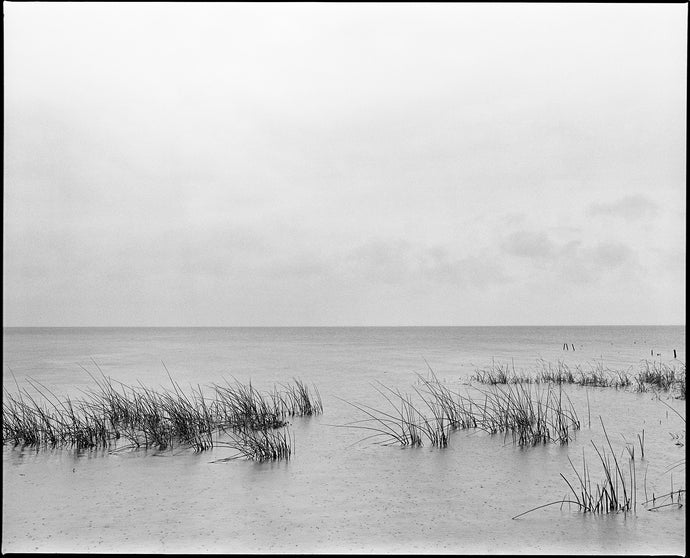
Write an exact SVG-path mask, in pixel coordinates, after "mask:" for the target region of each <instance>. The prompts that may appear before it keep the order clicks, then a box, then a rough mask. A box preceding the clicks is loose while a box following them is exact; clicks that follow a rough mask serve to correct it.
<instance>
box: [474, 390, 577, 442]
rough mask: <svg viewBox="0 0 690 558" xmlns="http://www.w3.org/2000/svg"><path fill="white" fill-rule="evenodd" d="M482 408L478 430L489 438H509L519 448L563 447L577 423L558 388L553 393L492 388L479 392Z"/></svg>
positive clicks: (568, 400) (572, 411)
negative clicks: (553, 443)
mask: <svg viewBox="0 0 690 558" xmlns="http://www.w3.org/2000/svg"><path fill="white" fill-rule="evenodd" d="M482 393H483V394H484V399H485V403H484V407H483V408H482V412H481V416H480V417H479V419H478V421H477V426H478V428H481V429H483V430H485V431H487V432H489V433H490V434H497V433H504V434H505V435H506V436H508V435H510V436H511V437H512V438H513V441H514V443H516V444H518V445H520V446H527V445H536V444H539V443H547V442H556V443H560V444H567V443H568V442H569V441H570V439H571V436H572V433H573V432H574V431H575V430H579V429H580V421H579V419H578V416H577V413H576V412H575V409H574V407H573V405H572V402H571V401H570V399H569V398H568V397H567V394H565V393H564V392H563V391H562V390H561V389H560V386H559V389H558V390H556V389H554V388H552V387H550V386H548V387H547V388H546V389H541V390H539V389H537V388H535V389H530V388H529V387H526V386H525V385H523V384H518V385H517V386H515V387H511V386H507V387H506V388H501V387H500V386H493V389H491V390H489V391H483V392H482Z"/></svg>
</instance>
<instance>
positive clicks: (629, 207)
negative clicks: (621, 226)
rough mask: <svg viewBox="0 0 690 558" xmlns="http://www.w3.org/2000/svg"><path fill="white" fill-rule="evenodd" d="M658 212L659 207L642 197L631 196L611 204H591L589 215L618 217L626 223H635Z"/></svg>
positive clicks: (652, 201)
mask: <svg viewBox="0 0 690 558" xmlns="http://www.w3.org/2000/svg"><path fill="white" fill-rule="evenodd" d="M658 212H659V205H658V204H657V203H656V202H655V201H654V200H652V199H650V198H648V197H646V196H642V195H632V196H626V197H624V198H620V199H618V200H614V201H611V202H603V203H593V204H591V205H590V206H589V214H590V215H593V216H595V217H620V218H622V219H625V220H626V221H635V220H638V219H646V218H649V217H654V216H656V215H657V214H658Z"/></svg>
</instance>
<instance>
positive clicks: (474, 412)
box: [344, 372, 580, 447]
mask: <svg viewBox="0 0 690 558" xmlns="http://www.w3.org/2000/svg"><path fill="white" fill-rule="evenodd" d="M418 377H419V380H420V382H421V384H422V389H416V388H415V391H416V394H417V396H418V400H419V404H418V406H421V405H423V406H425V407H426V408H427V409H428V410H429V411H430V412H431V415H430V416H428V415H427V414H425V413H423V412H422V411H420V410H419V408H418V406H415V405H414V404H413V402H412V399H411V397H410V396H409V395H407V394H402V393H400V392H399V391H398V390H393V389H391V388H387V387H385V386H382V387H383V390H382V389H380V388H378V387H376V390H377V391H378V392H379V393H380V394H381V395H382V396H383V397H384V398H385V399H386V401H387V402H388V403H389V404H390V406H391V407H392V410H389V411H383V410H380V409H375V408H373V407H370V406H366V405H359V404H354V403H350V405H352V406H354V407H355V408H357V409H358V410H360V411H362V412H363V413H365V414H366V415H367V417H368V418H366V419H363V420H361V421H357V422H354V423H349V424H347V425H344V426H349V427H354V428H361V429H364V430H368V431H371V432H373V433H372V434H371V435H369V436H368V437H367V438H365V439H372V438H382V439H383V440H384V441H383V443H384V444H385V445H389V444H399V445H401V446H413V447H414V446H421V445H423V444H424V441H425V440H426V441H428V442H429V443H430V444H431V445H432V446H437V447H446V446H447V445H448V441H449V439H450V434H451V432H452V431H453V430H456V429H460V428H478V429H481V430H484V431H486V432H488V433H490V434H498V433H504V434H505V435H506V436H512V438H513V441H514V443H516V444H518V445H521V446H524V445H535V444H538V443H547V442H557V443H561V444H566V443H568V441H569V440H570V438H571V436H572V433H573V432H574V431H575V430H578V429H579V428H580V422H579V419H578V418H577V413H575V410H574V408H573V406H572V403H571V402H570V400H569V399H568V398H567V395H565V394H564V393H563V392H562V390H560V389H559V390H558V391H556V390H555V389H553V388H551V387H548V388H547V389H545V390H541V391H539V390H534V391H533V390H531V389H527V388H526V387H524V386H522V385H518V386H516V387H510V386H509V387H507V388H502V387H501V386H498V385H492V386H491V389H489V390H486V391H483V390H479V398H477V399H472V398H471V397H469V396H468V397H465V396H462V395H460V394H457V393H453V392H451V391H450V389H448V387H447V386H445V385H443V384H442V383H441V382H439V381H438V379H437V378H436V376H435V375H433V372H432V374H431V376H430V377H428V378H424V377H422V376H418ZM348 403H349V402H348Z"/></svg>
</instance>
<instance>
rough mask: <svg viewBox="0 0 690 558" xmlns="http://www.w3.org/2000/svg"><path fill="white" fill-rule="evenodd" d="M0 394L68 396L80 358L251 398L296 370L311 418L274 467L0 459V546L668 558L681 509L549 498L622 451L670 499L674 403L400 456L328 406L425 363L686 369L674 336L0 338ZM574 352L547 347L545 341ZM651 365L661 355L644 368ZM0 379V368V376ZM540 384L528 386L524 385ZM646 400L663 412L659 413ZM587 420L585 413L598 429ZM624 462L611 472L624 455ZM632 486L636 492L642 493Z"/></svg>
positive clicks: (340, 333)
mask: <svg viewBox="0 0 690 558" xmlns="http://www.w3.org/2000/svg"><path fill="white" fill-rule="evenodd" d="M4 341H5V342H4V352H3V364H4V374H3V380H4V385H5V387H6V388H7V389H9V390H10V391H13V389H16V388H15V387H14V382H15V379H16V381H17V383H19V385H25V384H24V382H25V379H26V378H27V377H31V378H34V379H36V380H38V381H40V382H42V383H44V384H45V385H47V386H49V387H50V388H51V389H52V390H53V391H55V392H56V393H58V394H73V395H74V394H78V393H79V392H78V390H79V389H88V388H89V387H91V386H92V385H93V384H92V380H91V379H90V377H89V375H88V374H87V373H86V372H85V371H84V370H83V369H82V368H81V367H80V366H83V367H84V368H86V369H88V370H89V371H91V372H92V373H93V372H95V371H96V365H95V364H94V362H93V361H92V360H91V359H92V358H93V360H94V361H95V363H97V364H98V366H100V368H101V369H102V370H103V372H104V373H105V374H106V375H109V376H111V377H113V378H115V379H117V380H120V381H123V382H125V383H128V384H134V383H136V382H137V381H141V382H142V383H143V384H145V385H147V386H151V387H156V386H165V385H166V384H167V383H168V382H169V380H168V378H167V374H166V372H165V369H164V368H163V365H162V364H161V361H163V362H165V365H166V367H167V368H168V370H169V371H170V373H171V374H172V376H173V377H174V378H175V379H176V380H177V381H178V382H179V383H180V384H181V385H183V386H184V385H188V384H191V383H193V384H195V385H196V384H197V383H199V384H201V385H204V384H207V383H211V382H221V381H222V379H223V378H228V379H230V380H232V377H236V378H237V379H238V380H240V381H243V382H246V381H248V380H251V381H252V383H253V384H254V385H256V386H257V387H259V388H260V389H269V388H271V387H272V386H273V385H274V384H276V383H281V382H287V381H289V380H290V379H291V378H293V377H299V378H301V379H303V380H305V381H307V382H309V383H312V382H313V383H314V384H316V385H317V387H318V388H319V391H320V393H321V396H322V399H323V404H324V414H323V415H320V416H316V417H311V418H306V419H295V420H294V421H293V422H292V424H291V429H292V432H293V436H294V439H295V453H294V454H293V457H292V459H291V460H289V461H287V462H278V463H265V464H258V463H252V462H246V461H232V462H222V463H212V461H213V460H215V459H219V458H223V457H226V456H227V455H228V450H226V449H224V448H216V449H214V450H212V451H210V452H204V453H200V454H194V453H192V452H190V451H182V452H179V451H177V450H175V451H173V452H169V451H168V452H161V453H156V452H152V451H150V452H143V451H142V452H118V453H108V452H105V451H97V452H84V453H83V454H81V455H78V454H75V452H71V451H68V450H52V451H50V450H49V451H39V452H36V451H34V450H27V449H24V450H20V449H11V448H8V447H5V448H4V449H3V465H4V466H3V488H4V492H3V551H6V552H7V551H9V552H21V551H37V550H38V551H47V552H51V551H75V552H206V551H208V552H361V553H370V552H383V553H390V552H396V553H511V554H514V553H520V554H532V553H570V554H620V553H623V554H684V553H685V514H684V510H678V509H677V508H672V507H669V508H665V509H663V510H659V511H657V512H649V511H646V510H645V509H644V507H643V506H641V505H638V506H637V510H636V512H635V513H628V514H612V515H609V516H593V515H591V514H583V513H581V512H579V511H577V510H576V509H575V507H571V508H570V509H568V507H567V506H565V507H563V508H562V509H561V507H560V506H550V507H547V508H543V509H540V510H536V511H534V512H532V513H529V514H527V515H525V516H522V517H521V518H518V519H514V520H513V519H511V518H512V517H513V516H515V515H517V514H519V513H522V512H524V511H527V510H529V509H531V508H534V507H536V506H539V505H542V504H546V503H548V502H551V501H556V500H560V499H561V498H563V496H565V495H566V494H567V492H568V487H567V485H566V483H565V482H564V480H563V479H562V478H561V476H560V474H561V473H563V474H564V475H565V476H566V478H568V479H570V480H571V481H572V480H573V479H574V478H575V475H574V473H573V471H572V469H571V466H570V464H569V462H568V458H570V459H571V460H572V461H573V462H574V463H575V464H576V466H578V467H579V466H581V463H582V456H583V451H584V454H585V457H586V458H587V460H588V462H589V463H590V465H591V466H592V467H593V470H592V481H593V482H594V481H595V480H596V481H600V479H601V475H600V472H599V469H597V468H596V464H597V458H596V455H595V453H594V450H593V448H592V443H591V442H592V441H594V442H595V443H596V444H597V446H598V447H601V446H602V445H603V444H604V443H605V438H604V435H603V430H602V427H601V422H600V420H601V421H603V423H604V425H605V426H606V431H607V432H608V435H609V437H610V439H611V443H612V445H613V446H614V449H615V450H616V452H618V457H619V458H620V457H621V455H624V452H625V445H626V442H627V443H635V442H636V441H637V435H638V434H640V433H641V432H642V430H644V433H645V457H644V459H641V458H640V457H641V456H640V455H639V450H640V448H639V443H638V447H637V448H636V450H637V453H636V456H637V459H636V462H635V467H636V471H637V492H638V501H639V502H640V503H641V502H642V501H643V500H644V499H645V496H644V495H645V491H646V493H647V494H648V495H649V496H651V494H652V493H655V494H661V493H665V492H668V491H669V489H670V485H671V483H673V486H674V488H679V487H682V488H684V487H685V471H684V468H682V467H678V468H676V469H674V470H673V471H671V472H669V471H668V468H669V467H671V466H673V465H674V464H675V463H678V462H679V460H681V459H684V457H685V453H684V447H682V446H678V445H676V444H675V443H674V438H673V436H672V435H675V434H682V440H683V441H684V439H685V422H684V421H683V420H681V419H680V418H679V417H678V416H677V415H676V414H675V413H673V412H672V411H670V410H669V408H668V407H667V406H666V405H664V402H665V403H666V404H668V405H671V406H672V407H673V408H675V409H677V410H678V411H679V412H680V413H681V414H682V415H683V416H685V402H684V401H679V400H675V399H672V398H668V396H666V395H662V396H661V399H662V400H660V399H659V398H658V397H656V396H655V395H654V394H652V393H632V392H627V391H623V390H615V389H591V388H590V389H586V390H585V389H584V388H580V387H577V386H570V387H568V388H567V390H566V392H567V393H568V395H569V396H570V398H571V399H572V402H573V405H574V406H575V409H576V410H577V412H578V414H579V417H580V420H581V422H582V429H581V430H580V431H579V432H577V434H576V436H575V439H574V440H573V441H571V443H570V444H568V445H567V446H560V445H555V444H549V445H543V446H536V447H530V448H519V447H516V446H515V445H514V444H513V443H512V440H511V439H507V440H506V439H504V438H503V437H501V436H488V435H486V434H484V433H481V432H476V431H471V430H464V431H462V430H461V431H456V432H454V433H453V434H452V436H451V440H450V444H449V447H448V448H445V449H436V448H430V447H423V448H415V449H409V448H408V449H403V448H398V447H384V446H380V445H376V444H373V443H372V442H367V441H364V442H362V441H360V440H361V439H362V437H363V435H364V434H363V433H362V431H359V430H355V429H351V428H342V427H341V426H342V425H343V424H346V423H348V422H352V421H354V420H357V419H360V418H364V417H363V416H362V415H361V413H359V412H358V411H357V410H356V409H354V408H353V407H351V406H350V405H348V404H347V403H346V402H344V401H343V399H344V400H346V401H352V402H357V403H366V404H370V405H372V406H374V407H377V408H385V407H386V403H385V401H384V400H383V399H382V397H381V396H380V395H379V394H378V393H377V392H376V391H375V390H374V389H373V387H372V383H374V382H376V381H380V382H382V383H383V384H385V385H387V386H390V387H397V388H400V389H401V390H403V391H408V392H411V391H412V389H413V387H414V385H415V381H416V375H415V374H416V373H420V374H425V373H426V371H427V364H426V363H425V359H426V362H428V364H429V366H431V367H432V368H433V370H434V371H435V373H436V374H437V376H438V377H439V378H440V379H441V380H442V381H444V382H446V383H447V384H448V385H449V387H451V388H452V389H454V390H457V391H460V392H461V393H464V392H465V391H467V390H472V389H473V388H472V387H471V386H469V385H467V383H468V379H469V376H470V375H471V374H472V372H474V369H475V366H484V365H486V364H488V363H490V361H491V358H492V357H493V358H496V359H498V360H501V361H507V360H509V359H511V358H512V359H514V363H515V366H516V368H520V367H529V366H534V364H535V362H536V359H537V358H543V359H545V360H546V361H550V362H556V360H558V359H563V360H564V361H565V362H567V363H569V364H578V363H579V364H582V365H584V366H587V365H589V364H591V363H592V362H593V359H601V360H603V362H604V363H605V364H606V365H607V366H610V367H612V368H623V369H625V368H628V367H633V368H634V367H636V366H638V365H639V362H640V361H641V360H643V359H645V358H652V357H651V356H648V355H650V353H651V352H654V353H655V355H654V358H655V359H656V360H662V361H663V362H672V361H673V358H672V357H673V355H672V350H673V349H674V348H675V349H676V352H677V356H678V359H679V360H682V361H683V362H684V358H685V328H684V327H675V328H333V329H331V328H316V329H311V328H295V329H293V328H285V329H282V328H278V329H270V328H266V329H264V328H256V329H254V328H247V329H243V328H231V329H86V330H80V329H65V330H7V329H6V330H5V331H4ZM566 342H568V343H572V344H574V345H575V351H572V349H570V350H568V351H565V350H563V344H564V343H566ZM656 353H661V356H656ZM10 369H11V370H12V373H13V375H12V374H9V372H8V370H10ZM540 389H541V388H540ZM662 401H663V402H662ZM600 417H601V419H600ZM626 463H627V460H626ZM643 481H644V482H643Z"/></svg>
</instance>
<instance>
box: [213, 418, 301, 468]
mask: <svg viewBox="0 0 690 558" xmlns="http://www.w3.org/2000/svg"><path fill="white" fill-rule="evenodd" d="M223 445H224V446H226V447H229V448H232V449H234V450H236V452H237V453H236V454H235V455H232V456H230V457H226V458H224V459H218V460H216V461H215V462H216V463H220V462H224V461H232V460H235V459H249V460H252V461H259V462H264V461H277V460H288V459H290V457H291V455H292V452H293V447H294V442H293V439H292V435H291V434H290V430H289V428H288V427H285V428H280V429H273V428H265V429H258V430H257V429H251V428H238V429H233V430H232V431H231V432H230V441H227V442H224V444H223Z"/></svg>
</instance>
